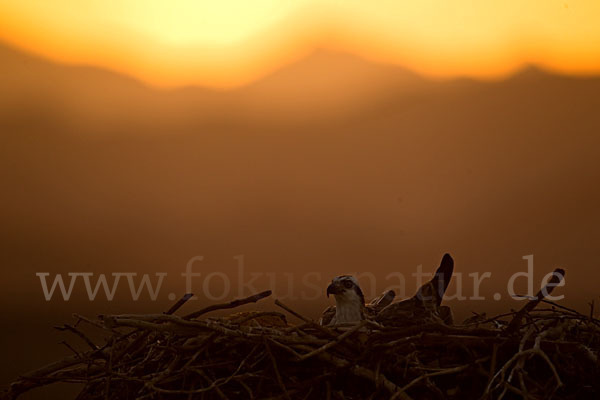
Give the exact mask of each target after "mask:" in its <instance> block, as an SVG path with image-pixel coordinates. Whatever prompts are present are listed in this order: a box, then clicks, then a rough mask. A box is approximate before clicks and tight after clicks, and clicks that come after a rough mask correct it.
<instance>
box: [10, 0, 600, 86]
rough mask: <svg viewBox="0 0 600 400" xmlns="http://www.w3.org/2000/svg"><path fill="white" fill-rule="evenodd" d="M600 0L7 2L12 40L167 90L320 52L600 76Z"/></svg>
mask: <svg viewBox="0 0 600 400" xmlns="http://www.w3.org/2000/svg"><path fill="white" fill-rule="evenodd" d="M599 20H600V1H598V0H578V1H556V0H502V1H492V0H479V1H476V0H438V1H435V0H418V1H415V0H412V1H403V0H372V1H368V2H367V1H361V0H320V1H317V0H253V1H246V0H220V1H198V0H179V1H177V0H171V1H161V0H70V1H69V0H53V1H45V0H15V1H11V0H0V40H2V41H5V42H7V43H9V44H12V45H16V46H18V47H20V48H22V49H25V50H28V51H32V52H34V53H37V54H41V55H43V56H45V57H48V58H51V59H54V60H58V61H61V62H67V63H76V64H91V65H97V66H101V67H106V68H110V69H112V70H116V71H119V72H123V73H127V74H130V75H133V76H136V77H138V78H140V79H142V80H144V81H146V82H148V83H150V84H153V85H158V86H167V87H170V86H180V85H188V84H197V85H202V86H210V87H217V88H227V87H235V86H239V85H243V84H245V83H248V82H251V81H253V80H255V79H257V78H259V77H261V76H263V75H265V74H267V73H269V72H270V71H272V70H275V69H277V68H279V67H280V66H281V65H283V64H285V63H288V62H291V61H293V60H296V59H298V58H301V57H303V56H304V55H306V54H307V53H309V52H310V51H311V50H313V49H314V48H317V47H320V48H329V49H334V50H341V51H347V52H351V53H355V54H359V55H361V56H363V57H366V58H368V59H373V60H376V61H380V62H387V63H395V64H399V65H403V66H406V67H409V68H412V69H414V70H416V71H418V72H421V73H423V74H426V75H430V76H435V77H448V76H457V75H468V76H474V77H483V78H488V77H497V76H502V75H504V74H507V73H510V72H511V71H513V70H514V69H515V68H518V67H519V66H521V65H522V64H524V63H534V64H538V65H540V66H542V67H546V68H549V69H552V70H556V71H560V72H567V73H582V74H589V73H598V72H600V23H598V21H599Z"/></svg>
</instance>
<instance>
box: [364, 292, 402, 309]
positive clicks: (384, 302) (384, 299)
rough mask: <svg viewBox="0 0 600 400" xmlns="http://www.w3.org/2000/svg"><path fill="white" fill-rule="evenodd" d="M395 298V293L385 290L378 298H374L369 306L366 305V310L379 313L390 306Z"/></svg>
mask: <svg viewBox="0 0 600 400" xmlns="http://www.w3.org/2000/svg"><path fill="white" fill-rule="evenodd" d="M395 297H396V292H394V291H393V290H387V291H385V292H383V293H381V295H379V296H378V297H375V298H374V299H373V300H371V302H370V303H369V304H367V308H370V309H372V310H373V311H375V312H379V311H381V310H382V309H384V308H385V307H386V306H388V305H390V304H391V303H392V301H394V298H395Z"/></svg>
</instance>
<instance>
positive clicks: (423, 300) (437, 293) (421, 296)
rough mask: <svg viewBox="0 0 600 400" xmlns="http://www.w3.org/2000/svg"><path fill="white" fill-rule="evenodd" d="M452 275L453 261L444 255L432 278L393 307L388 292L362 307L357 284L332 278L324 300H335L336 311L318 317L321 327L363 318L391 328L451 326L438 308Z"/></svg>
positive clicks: (447, 310)
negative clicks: (435, 323) (425, 324)
mask: <svg viewBox="0 0 600 400" xmlns="http://www.w3.org/2000/svg"><path fill="white" fill-rule="evenodd" d="M453 271H454V260H452V257H451V256H450V254H444V256H443V257H442V261H441V263H440V266H439V268H438V269H437V271H436V273H435V275H434V276H433V278H432V279H431V280H430V281H429V282H427V283H425V284H424V285H423V286H421V287H420V288H419V290H418V291H417V293H416V294H415V295H414V296H413V297H411V298H409V299H406V300H403V301H400V302H396V303H392V301H393V300H394V297H395V293H394V292H393V291H392V290H390V291H388V292H385V293H383V294H382V295H381V296H379V297H378V298H376V299H375V300H373V301H371V303H369V304H367V305H365V299H364V296H363V293H362V290H361V289H360V286H359V285H358V281H357V280H356V279H355V278H354V277H352V276H349V275H342V276H338V277H336V278H334V279H333V280H332V282H331V284H330V285H329V286H328V287H327V296H328V297H329V294H333V295H334V296H335V303H336V306H335V307H329V308H328V309H326V310H325V311H324V312H323V315H322V317H321V324H322V325H335V324H339V323H345V322H357V321H361V320H363V319H365V318H369V319H374V320H375V321H377V322H379V323H381V324H383V325H390V326H406V325H415V324H419V323H426V322H433V321H435V322H444V323H449V324H451V323H452V312H451V311H450V308H449V307H447V306H441V302H442V298H443V297H444V293H445V292H446V289H447V288H448V285H449V284H450V279H451V278H452V273H453Z"/></svg>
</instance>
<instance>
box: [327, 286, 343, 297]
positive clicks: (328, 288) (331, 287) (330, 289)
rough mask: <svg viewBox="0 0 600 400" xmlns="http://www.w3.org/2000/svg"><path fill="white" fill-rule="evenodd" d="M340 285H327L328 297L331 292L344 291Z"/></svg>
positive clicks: (338, 292)
mask: <svg viewBox="0 0 600 400" xmlns="http://www.w3.org/2000/svg"><path fill="white" fill-rule="evenodd" d="M340 289H341V288H340V286H339V285H337V284H335V283H332V284H330V285H329V286H327V297H329V295H330V294H334V295H335V294H340V293H342V291H341V290H340Z"/></svg>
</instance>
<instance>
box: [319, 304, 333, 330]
mask: <svg viewBox="0 0 600 400" xmlns="http://www.w3.org/2000/svg"><path fill="white" fill-rule="evenodd" d="M333 317H335V306H329V307H327V308H326V309H325V311H323V313H322V314H321V318H320V319H319V325H323V326H326V325H329V324H330V323H331V321H332V320H333Z"/></svg>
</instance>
